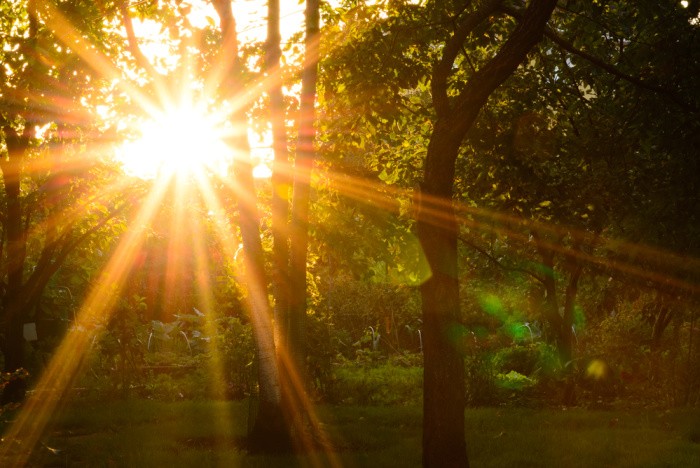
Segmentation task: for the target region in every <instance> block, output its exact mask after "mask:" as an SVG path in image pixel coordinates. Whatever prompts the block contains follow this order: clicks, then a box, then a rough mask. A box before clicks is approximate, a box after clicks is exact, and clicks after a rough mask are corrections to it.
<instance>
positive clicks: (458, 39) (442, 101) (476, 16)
mask: <svg viewBox="0 0 700 468" xmlns="http://www.w3.org/2000/svg"><path fill="white" fill-rule="evenodd" d="M501 3H502V0H491V1H488V2H486V3H484V4H483V5H482V6H481V8H479V9H477V10H475V11H473V12H472V13H470V14H468V15H466V16H465V17H464V18H462V20H461V21H460V22H459V23H458V24H457V27H456V29H455V31H454V34H453V35H452V37H450V38H449V40H448V41H447V43H446V44H445V48H444V49H443V52H442V57H441V58H440V60H439V61H438V62H437V63H436V64H435V66H434V68H433V79H432V81H431V88H432V94H433V103H434V105H435V110H436V112H437V114H438V116H440V115H443V114H446V113H448V112H449V111H450V103H449V99H448V97H447V79H448V78H449V76H450V75H451V73H452V66H453V64H454V61H455V59H456V58H457V55H459V52H460V51H461V50H462V47H463V45H464V41H465V40H466V39H467V36H469V34H470V33H471V32H472V31H473V30H474V28H476V27H477V26H478V25H479V24H481V23H482V22H483V21H484V20H486V18H488V17H489V16H490V15H491V14H492V13H493V12H495V11H496V10H497V9H498V8H499V7H500V6H501Z"/></svg>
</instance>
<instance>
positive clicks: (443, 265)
mask: <svg viewBox="0 0 700 468" xmlns="http://www.w3.org/2000/svg"><path fill="white" fill-rule="evenodd" d="M499 4H500V2H487V3H484V4H482V5H481V6H480V8H478V9H477V10H476V11H474V12H473V13H471V14H468V15H465V16H464V17H463V18H462V20H461V21H460V23H459V24H458V25H457V26H456V28H455V33H454V34H453V36H452V37H451V38H450V39H448V41H447V43H446V44H445V48H444V49H443V56H442V58H441V60H440V61H439V62H438V63H437V64H436V66H435V68H434V70H433V76H432V81H431V90H432V94H433V96H432V97H433V104H434V106H435V110H436V112H437V116H438V118H437V121H436V122H435V126H434V130H433V134H432V135H431V138H430V143H429V144H428V152H427V156H426V161H425V167H424V177H423V183H422V185H421V188H420V192H419V193H417V194H416V198H417V201H418V206H417V210H416V220H417V231H418V238H419V240H420V242H421V245H422V246H423V250H424V252H425V256H426V258H427V260H428V263H429V265H430V268H431V272H432V276H431V277H430V278H429V279H428V280H427V281H426V282H425V283H424V284H423V285H422V286H421V299H422V313H423V339H424V341H423V351H424V382H423V466H426V467H437V466H440V467H445V466H454V467H466V466H468V465H469V460H468V458H467V453H466V442H465V432H464V406H465V395H464V358H463V355H462V353H461V352H460V339H461V334H462V327H461V326H460V307H459V281H458V265H457V234H458V226H457V221H456V219H455V213H454V208H453V206H452V187H453V183H454V174H455V162H456V160H457V156H458V154H459V148H460V145H461V143H462V140H463V139H464V137H465V135H466V134H467V132H468V131H469V129H470V128H471V127H472V125H473V124H474V121H475V120H476V117H477V115H478V113H479V111H480V109H481V108H482V107H483V105H484V104H486V101H487V100H488V97H489V96H490V95H491V93H492V92H493V91H494V90H495V89H496V88H497V87H498V86H499V85H500V84H501V83H503V81H505V80H506V79H507V78H508V77H509V76H510V75H511V74H512V73H513V72H514V71H515V69H516V68H517V67H518V65H519V64H520V63H521V62H522V61H523V60H524V59H525V57H526V55H527V53H528V52H529V51H530V49H531V48H532V47H533V46H534V45H535V44H536V43H537V42H538V41H539V40H540V38H541V36H542V32H543V31H544V27H545V25H546V23H547V20H548V19H549V16H550V15H551V13H552V11H553V9H554V6H555V5H556V0H533V1H531V2H530V4H529V6H528V8H527V10H526V11H525V13H524V15H523V16H522V19H521V21H520V22H519V24H518V25H517V26H516V28H515V29H514V31H513V33H512V34H511V35H510V37H509V39H508V40H507V41H506V43H505V44H503V46H502V47H501V49H500V50H499V52H498V54H497V55H496V56H495V57H494V58H493V59H492V60H490V61H489V62H488V63H486V64H485V65H484V66H482V67H481V68H480V69H479V70H478V71H476V72H475V73H474V75H473V76H472V78H471V79H470V80H469V82H468V83H467V85H466V86H465V87H464V88H463V89H462V91H461V92H460V94H459V95H458V96H456V97H455V98H450V97H449V93H448V87H449V85H448V82H449V76H450V74H451V73H452V70H453V67H454V61H455V59H456V57H457V55H458V54H459V53H460V51H461V50H462V48H463V43H464V40H465V39H466V37H467V36H468V35H469V34H470V33H471V31H472V30H473V29H474V28H475V27H476V26H478V25H479V24H480V23H482V22H483V21H485V20H487V19H488V17H489V15H490V14H491V13H492V12H493V11H495V9H496V8H497V7H498V5H499Z"/></svg>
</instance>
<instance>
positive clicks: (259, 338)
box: [212, 0, 291, 450]
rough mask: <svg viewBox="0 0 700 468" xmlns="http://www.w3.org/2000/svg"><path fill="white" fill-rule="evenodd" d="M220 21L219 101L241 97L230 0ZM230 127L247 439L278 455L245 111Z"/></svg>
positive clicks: (277, 413) (273, 368)
mask: <svg viewBox="0 0 700 468" xmlns="http://www.w3.org/2000/svg"><path fill="white" fill-rule="evenodd" d="M212 4H213V5H214V7H215V8H216V11H217V13H218V15H219V18H220V23H221V34H222V49H221V52H220V60H222V63H223V64H225V73H224V75H223V80H222V83H221V85H220V89H221V94H222V97H223V98H235V97H238V98H240V97H242V96H243V95H244V82H243V68H242V63H241V60H240V57H239V55H238V52H239V46H238V37H237V32H236V22H235V19H234V16H233V12H232V10H231V3H230V2H229V1H228V0H212ZM231 124H232V126H233V128H234V129H236V132H235V134H234V135H232V136H231V137H230V138H229V142H228V143H229V144H230V146H231V147H232V148H235V149H236V151H237V152H239V154H240V155H241V156H240V157H239V159H238V164H237V167H235V168H234V170H235V177H236V181H237V182H238V185H239V187H240V192H239V193H238V210H239V226H240V231H241V238H242V241H243V255H244V263H245V268H246V273H245V278H246V289H247V303H248V307H249V310H250V317H251V322H252V324H253V329H254V337H255V346H256V351H257V367H258V385H259V407H258V413H257V416H256V418H255V422H254V424H253V428H252V430H251V434H250V442H251V447H252V448H254V449H260V450H280V449H284V447H288V446H289V445H290V443H291V435H290V432H289V428H288V426H287V424H286V421H285V417H284V412H283V407H282V394H281V388H280V376H279V369H278V367H277V361H276V354H275V343H274V336H273V328H272V310H271V307H270V304H269V302H268V298H267V275H266V273H265V260H264V256H263V247H262V243H261V240H260V227H259V215H258V210H257V206H256V196H255V185H254V181H253V172H252V170H253V167H252V164H251V160H250V147H249V143H248V136H247V133H246V131H245V129H247V127H248V122H247V116H246V107H245V106H242V105H238V106H237V107H236V108H235V109H234V111H233V113H232V115H231Z"/></svg>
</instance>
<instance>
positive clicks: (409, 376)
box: [327, 358, 423, 405]
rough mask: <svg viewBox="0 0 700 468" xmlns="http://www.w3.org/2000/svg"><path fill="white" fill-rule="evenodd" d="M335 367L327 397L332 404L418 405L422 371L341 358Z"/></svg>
mask: <svg viewBox="0 0 700 468" xmlns="http://www.w3.org/2000/svg"><path fill="white" fill-rule="evenodd" d="M334 367H335V368H334V372H333V379H334V384H333V386H332V387H331V388H332V391H331V392H330V393H329V394H328V395H327V398H328V399H329V400H330V401H331V402H333V403H344V404H355V405H409V404H418V403H420V401H421V398H422V395H423V368H422V367H418V366H406V365H397V364H395V363H392V362H389V361H384V362H382V363H375V365H373V366H370V365H368V363H367V361H360V362H352V361H348V360H346V359H342V358H341V360H340V361H339V362H338V363H336V365H335V366H334Z"/></svg>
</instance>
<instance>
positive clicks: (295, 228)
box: [289, 0, 320, 382]
mask: <svg viewBox="0 0 700 468" xmlns="http://www.w3.org/2000/svg"><path fill="white" fill-rule="evenodd" d="M319 8H320V1H319V0H307V2H306V10H305V12H304V15H305V19H306V37H305V42H304V43H305V50H304V69H303V71H302V76H301V106H300V109H299V136H298V139H297V151H296V158H295V160H294V191H293V196H292V222H291V230H290V232H291V250H290V269H289V279H290V302H289V319H290V321H289V352H290V354H291V358H292V363H293V366H294V367H295V370H296V372H297V373H298V374H299V376H300V377H301V381H302V382H304V381H305V378H304V375H305V367H306V336H305V335H306V326H305V324H306V299H307V298H306V258H307V250H308V245H309V199H310V193H311V185H310V179H311V170H312V167H313V161H314V157H315V150H314V139H315V136H316V131H315V128H314V120H315V111H314V106H315V102H316V82H317V80H318V40H319V14H320V13H319Z"/></svg>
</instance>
